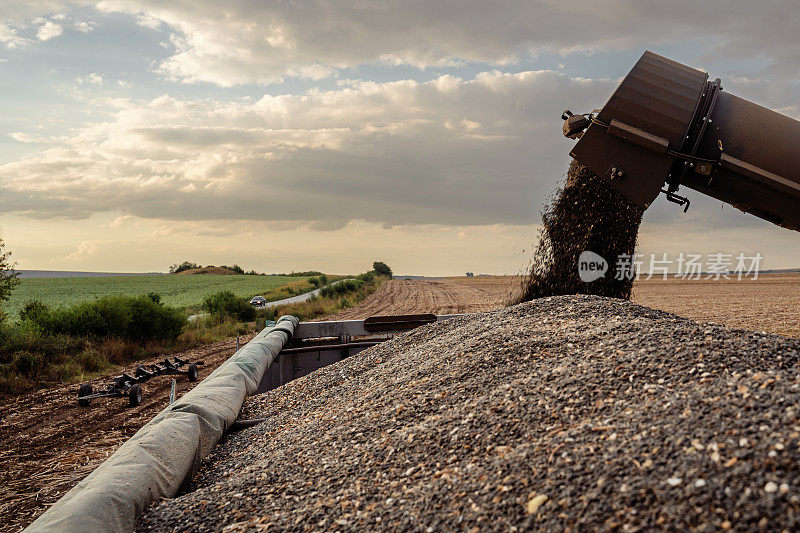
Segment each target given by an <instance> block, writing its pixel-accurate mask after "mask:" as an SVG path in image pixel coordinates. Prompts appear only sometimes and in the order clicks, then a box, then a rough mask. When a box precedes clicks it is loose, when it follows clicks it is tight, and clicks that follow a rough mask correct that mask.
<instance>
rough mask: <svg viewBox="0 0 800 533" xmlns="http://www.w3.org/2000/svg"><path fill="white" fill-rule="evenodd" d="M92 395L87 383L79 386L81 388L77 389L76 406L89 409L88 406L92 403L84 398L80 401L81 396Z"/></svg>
mask: <svg viewBox="0 0 800 533" xmlns="http://www.w3.org/2000/svg"><path fill="white" fill-rule="evenodd" d="M91 393H92V386H91V385H89V384H88V383H84V384H83V385H81V388H79V389H78V405H80V406H81V407H89V404H90V403H92V399H91V398H86V399H85V400H82V399H81V396H89V395H90V394H91Z"/></svg>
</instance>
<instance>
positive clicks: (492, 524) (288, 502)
mask: <svg viewBox="0 0 800 533" xmlns="http://www.w3.org/2000/svg"><path fill="white" fill-rule="evenodd" d="M799 357H800V341H798V340H792V339H787V338H783V337H779V336H776V335H769V334H761V333H755V332H750V331H744V330H735V329H730V328H726V327H722V326H717V325H713V324H702V323H697V322H693V321H691V320H687V319H683V318H680V317H677V316H675V315H671V314H668V313H665V312H661V311H655V310H651V309H648V308H646V307H641V306H638V305H635V304H632V303H630V302H625V301H620V300H614V299H607V298H601V297H597V296H562V297H553V298H544V299H541V300H537V301H534V302H530V303H525V304H521V305H518V306H515V307H511V308H507V309H502V310H498V311H494V312H490V313H483V314H478V315H471V316H465V317H459V318H456V319H453V320H451V321H448V322H444V323H437V324H431V325H428V326H424V327H421V328H419V329H417V330H415V331H412V332H410V333H409V334H407V335H404V336H401V337H398V338H396V339H394V340H392V341H389V342H387V343H384V344H382V345H379V346H376V347H374V348H371V349H369V350H366V351H364V352H362V353H361V354H359V355H358V356H355V357H352V358H350V359H347V360H345V361H342V362H340V363H337V364H335V365H332V366H329V367H326V368H324V369H321V370H319V371H317V372H314V373H313V374H310V375H308V376H306V377H304V378H301V379H298V380H296V381H293V382H291V383H289V384H287V385H285V386H283V387H281V388H279V389H276V390H274V391H270V392H269V393H266V394H263V395H260V396H257V397H252V398H250V399H248V400H247V403H246V405H245V408H244V412H243V413H242V416H243V417H247V418H252V417H265V418H266V421H265V422H264V423H262V424H261V425H259V426H256V427H254V428H250V429H247V430H244V431H242V432H241V433H238V434H235V435H232V436H231V437H229V438H228V440H227V441H226V442H225V443H223V444H222V445H220V446H219V447H218V448H217V449H216V450H215V452H214V453H213V454H212V455H211V456H210V457H209V459H208V460H207V461H206V462H205V464H204V467H203V468H202V469H201V470H200V472H199V474H198V476H197V477H196V479H195V481H194V483H193V487H192V489H193V491H192V492H190V493H188V494H185V495H183V496H180V497H178V498H175V499H173V500H169V501H165V502H163V503H161V504H160V505H158V506H156V507H154V508H152V509H151V510H150V511H149V513H148V514H146V515H145V517H144V518H143V519H142V520H141V521H140V523H139V529H140V530H158V531H172V530H201V531H210V530H219V529H221V528H223V527H224V526H229V525H230V526H233V525H234V524H236V525H235V526H233V527H232V528H231V529H230V530H232V531H239V530H242V531H243V530H257V529H260V528H264V527H269V526H270V525H271V526H273V527H275V528H278V529H282V530H283V529H291V530H332V529H339V530H348V529H349V530H353V529H369V530H373V529H381V530H390V529H416V530H419V529H422V530H426V529H427V530H428V531H440V530H467V529H470V528H472V527H478V528H480V529H481V530H484V529H486V530H505V531H508V530H509V529H510V528H511V527H512V526H516V527H517V528H520V529H530V528H534V527H541V528H547V529H564V528H567V527H569V528H576V529H580V530H591V529H594V528H608V529H611V528H618V527H630V528H646V529H662V530H673V529H677V528H680V529H686V528H696V529H698V530H713V529H719V528H723V527H734V528H736V529H740V530H750V529H756V528H767V529H771V530H780V529H784V528H785V529H788V530H793V529H797V528H798V526H800V523H798V522H799V521H800V496H799V495H800V470H798V469H797V461H798V459H800V450H798V444H800V426H799V425H798V407H797V406H798V400H800V384H798V378H799V377H800V371H799V370H798V366H797V363H798V358H799Z"/></svg>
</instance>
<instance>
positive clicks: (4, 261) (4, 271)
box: [0, 239, 19, 320]
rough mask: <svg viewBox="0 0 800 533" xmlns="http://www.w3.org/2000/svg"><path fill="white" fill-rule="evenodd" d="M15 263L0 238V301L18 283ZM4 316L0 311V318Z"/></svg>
mask: <svg viewBox="0 0 800 533" xmlns="http://www.w3.org/2000/svg"><path fill="white" fill-rule="evenodd" d="M16 266H17V264H16V263H12V262H11V252H9V251H8V250H6V244H5V243H4V242H3V239H0V303H2V302H6V301H8V299H9V298H11V291H13V290H14V287H16V286H17V285H18V284H19V272H16V271H15V270H14V268H15V267H16ZM4 318H5V313H3V312H2V311H0V320H3V319H4Z"/></svg>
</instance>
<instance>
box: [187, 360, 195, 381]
mask: <svg viewBox="0 0 800 533" xmlns="http://www.w3.org/2000/svg"><path fill="white" fill-rule="evenodd" d="M186 375H187V376H188V377H189V381H197V365H196V364H194V363H192V364H191V365H189V368H188V369H186Z"/></svg>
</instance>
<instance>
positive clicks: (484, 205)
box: [0, 0, 800, 275]
mask: <svg viewBox="0 0 800 533" xmlns="http://www.w3.org/2000/svg"><path fill="white" fill-rule="evenodd" d="M681 4H682V5H681ZM798 27H800V10H798V9H797V8H796V4H795V3H794V2H791V1H789V0H781V1H772V0H763V1H761V2H752V0H729V1H719V0H707V1H704V2H696V1H694V0H692V1H686V2H677V1H672V2H664V1H663V0H659V1H649V0H608V1H605V0H600V1H598V0H592V1H583V0H579V1H571V2H565V1H564V0H539V1H532V0H520V1H499V2H485V1H483V0H481V1H473V0H458V1H449V0H448V1H431V0H425V1H415V0H403V1H396V2H395V1H369V0H336V1H332V0H330V1H323V0H317V1H313V0H308V1H302V0H299V1H292V2H278V1H276V2H263V1H256V0H229V1H226V2H220V1H218V0H177V1H171V2H163V1H161V0H107V1H101V2H97V1H84V0H78V1H61V0H40V1H36V0H31V1H27V2H3V3H2V5H0V237H2V238H3V239H4V240H5V241H6V243H7V245H8V247H9V248H10V249H11V250H12V251H13V253H14V257H15V259H16V260H17V261H18V262H19V264H20V267H21V268H28V269H56V270H100V271H126V272H131V271H164V270H166V268H167V267H168V266H169V265H170V264H171V263H175V262H179V261H181V260H184V259H189V260H193V261H196V262H200V263H203V264H220V263H232V262H238V263H239V264H241V265H243V266H246V267H247V268H255V269H257V270H260V271H261V270H263V271H268V272H276V271H287V270H291V269H295V270H302V269H309V268H318V269H323V270H326V271H330V272H357V271H361V270H364V269H365V268H367V266H368V265H369V264H371V262H372V260H373V259H383V260H385V261H386V262H387V263H389V264H390V265H391V266H392V267H393V268H394V270H395V271H396V272H400V273H414V274H429V275H442V274H459V273H463V272H464V271H467V270H470V271H475V272H486V273H516V272H519V271H521V270H522V268H523V267H524V265H525V263H526V258H527V255H528V253H527V252H528V251H529V250H530V248H531V246H532V244H533V242H534V240H535V235H536V230H537V227H538V226H537V224H538V221H539V219H538V212H539V209H540V207H541V205H542V203H543V202H544V201H545V200H546V199H547V197H548V195H550V194H551V193H552V192H553V191H554V190H555V188H556V187H557V184H558V182H559V180H560V179H562V178H563V172H564V169H565V167H566V165H567V163H568V155H567V154H568V152H569V150H570V147H571V143H572V141H569V140H567V139H564V138H563V137H562V136H561V133H560V128H561V121H560V118H559V117H560V114H561V112H562V111H563V110H564V109H566V108H571V109H573V110H576V111H578V110H579V111H581V112H585V111H590V110H591V109H593V108H595V107H600V106H601V105H602V104H603V103H604V102H605V100H606V99H607V98H608V96H609V95H610V94H611V92H612V91H613V89H614V87H615V86H616V84H617V83H618V82H619V79H620V78H621V77H622V76H624V75H625V74H626V73H627V71H628V70H629V69H630V67H631V66H632V65H633V63H635V61H636V59H637V58H638V57H639V56H640V55H641V53H642V52H643V51H644V50H645V49H650V50H653V51H655V52H657V53H660V54H662V55H666V56H668V57H670V58H673V59H675V60H678V61H681V62H683V63H687V64H689V65H692V66H695V67H698V68H703V69H705V70H707V71H709V72H710V73H711V75H712V77H717V76H719V77H721V78H722V79H723V85H724V87H725V90H727V91H730V92H732V93H734V94H737V95H739V96H742V97H744V98H748V99H752V100H754V101H756V102H758V103H760V104H761V105H764V106H766V107H769V108H772V109H775V110H777V111H780V112H782V113H785V114H788V115H790V116H793V117H795V118H800V78H798V76H797V72H798V69H800V38H798V36H797V28H798ZM688 193H689V194H688V195H689V196H690V197H691V198H692V208H691V209H690V211H689V213H687V214H685V215H684V214H683V213H681V211H680V209H678V208H677V207H676V206H674V205H672V204H668V203H667V202H666V201H664V200H663V199H660V200H658V201H657V202H656V205H654V207H652V208H651V209H650V210H648V212H647V214H646V216H645V223H644V225H643V228H642V234H641V239H640V240H641V251H642V252H644V253H651V252H654V253H659V254H660V253H669V254H677V253H679V252H696V253H711V252H729V253H739V252H744V253H747V254H752V253H755V252H760V253H761V254H762V255H763V256H764V257H765V260H764V262H765V265H766V266H768V267H774V268H777V267H789V266H792V267H796V266H800V234H798V233H796V232H790V231H788V230H783V229H780V228H777V227H774V226H772V225H771V224H769V223H767V222H764V221H761V220H760V219H757V218H755V217H752V216H749V215H745V214H742V213H739V212H738V211H736V210H735V209H733V208H731V207H729V206H726V207H724V208H723V206H722V205H721V204H720V203H719V202H716V201H712V200H709V199H705V198H702V197H700V196H699V195H698V194H697V193H694V192H692V191H688Z"/></svg>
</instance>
